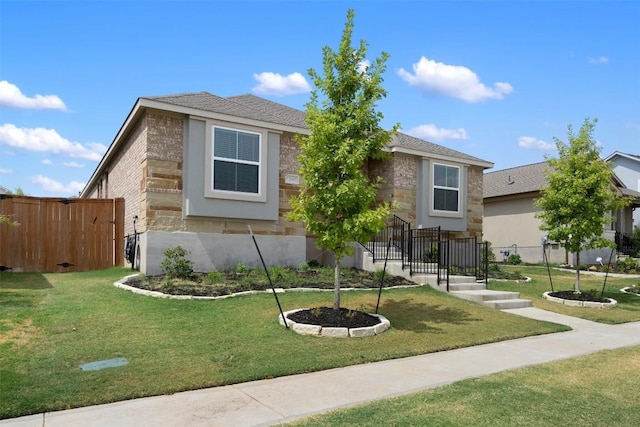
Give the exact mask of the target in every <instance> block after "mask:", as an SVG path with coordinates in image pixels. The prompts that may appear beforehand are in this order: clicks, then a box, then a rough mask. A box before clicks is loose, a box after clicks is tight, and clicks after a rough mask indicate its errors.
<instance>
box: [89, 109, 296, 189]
mask: <svg viewBox="0 0 640 427" xmlns="http://www.w3.org/2000/svg"><path fill="white" fill-rule="evenodd" d="M146 109H156V110H161V111H169V112H172V113H178V114H184V115H186V116H194V117H205V118H211V119H217V120H221V121H227V122H233V123H238V124H244V125H249V126H257V127H263V128H266V129H271V130H275V131H281V132H291V133H300V134H303V135H309V129H305V128H300V127H296V126H288V125H281V124H277V123H270V122H264V121H259V120H253V119H246V118H243V117H237V116H231V115H228V114H221V113H216V112H213V111H207V110H201V109H198V108H192V107H183V106H180V105H175V104H171V103H167V102H161V101H157V100H154V99H149V98H138V99H137V100H136V103H135V104H134V106H133V108H132V109H131V111H130V112H129V114H128V115H127V118H126V119H125V121H124V123H123V124H122V126H121V127H120V129H119V130H118V133H117V134H116V136H115V138H114V139H113V141H112V142H111V145H109V148H108V149H107V152H106V153H105V154H104V156H102V159H101V160H100V163H98V166H97V167H96V169H95V170H94V171H93V174H92V175H91V178H89V181H88V182H87V184H85V186H84V189H83V190H82V192H81V193H80V197H86V196H87V194H86V193H87V190H88V189H89V188H92V187H93V185H94V184H95V183H96V181H97V179H98V177H99V176H100V175H101V174H102V172H103V170H104V168H105V166H106V165H107V164H108V163H109V160H110V159H111V157H113V155H114V153H115V152H117V150H118V148H119V147H120V145H121V144H122V143H123V142H122V141H123V138H124V136H125V135H126V133H127V132H128V130H129V128H130V126H131V125H132V123H135V122H136V121H137V120H138V118H139V116H140V115H141V114H142V112H143V111H145V110H146Z"/></svg>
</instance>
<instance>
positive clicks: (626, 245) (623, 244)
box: [616, 232, 640, 257]
mask: <svg viewBox="0 0 640 427" xmlns="http://www.w3.org/2000/svg"><path fill="white" fill-rule="evenodd" d="M616 248H617V251H618V254H622V255H627V256H632V257H635V256H637V255H638V253H639V252H640V241H638V239H637V238H636V236H635V235H633V234H628V233H620V232H616Z"/></svg>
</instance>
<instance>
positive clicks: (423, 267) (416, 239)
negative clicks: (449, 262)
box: [402, 227, 442, 275]
mask: <svg viewBox="0 0 640 427" xmlns="http://www.w3.org/2000/svg"><path fill="white" fill-rule="evenodd" d="M441 240H442V233H441V230H440V227H432V228H414V229H409V230H408V232H407V241H408V247H407V256H406V257H405V258H404V260H403V265H402V267H403V268H406V267H409V274H411V275H413V274H439V272H440V263H441V259H440V253H441V252H440V242H441Z"/></svg>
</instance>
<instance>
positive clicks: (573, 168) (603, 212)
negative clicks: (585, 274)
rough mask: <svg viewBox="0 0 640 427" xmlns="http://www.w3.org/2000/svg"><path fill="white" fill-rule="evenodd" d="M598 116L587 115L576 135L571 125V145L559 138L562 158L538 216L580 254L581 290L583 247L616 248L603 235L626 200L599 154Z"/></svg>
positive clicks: (552, 163)
mask: <svg viewBox="0 0 640 427" xmlns="http://www.w3.org/2000/svg"><path fill="white" fill-rule="evenodd" d="M596 123H597V119H594V120H593V121H590V120H589V119H588V118H587V119H585V121H584V123H583V125H582V127H580V131H579V132H578V134H577V135H575V134H574V133H573V128H572V126H571V125H569V126H568V130H569V132H568V134H569V135H568V138H569V142H568V144H565V143H564V142H562V141H561V140H559V139H558V138H554V139H555V143H556V147H557V149H558V158H557V159H555V158H548V159H547V163H548V164H549V168H548V169H547V171H546V178H547V185H546V186H544V187H543V188H542V189H541V193H542V194H541V197H540V198H539V199H538V200H537V201H536V205H537V206H538V207H539V208H540V209H541V210H540V211H539V212H538V213H537V214H536V217H538V218H540V219H541V220H542V224H541V226H540V229H541V230H544V231H547V232H548V233H549V239H551V240H554V241H557V242H561V244H562V246H564V247H565V248H566V249H567V250H568V251H569V252H573V253H575V254H576V264H577V265H576V281H575V285H574V291H575V292H580V268H579V267H580V251H582V250H583V249H593V248H603V247H607V246H612V245H613V242H612V241H610V240H607V239H605V238H604V237H603V236H602V234H603V230H604V225H605V224H607V223H608V222H610V221H611V218H610V212H611V211H615V210H617V209H620V208H621V207H624V206H625V205H626V203H627V201H626V200H625V199H623V198H622V197H621V196H620V195H619V194H618V193H617V191H616V190H615V188H614V187H613V184H612V181H611V180H612V178H613V171H612V170H611V168H610V167H609V165H608V164H607V163H606V162H604V160H602V159H601V158H600V149H599V147H598V146H597V145H596V141H595V140H594V139H593V129H594V127H595V125H596Z"/></svg>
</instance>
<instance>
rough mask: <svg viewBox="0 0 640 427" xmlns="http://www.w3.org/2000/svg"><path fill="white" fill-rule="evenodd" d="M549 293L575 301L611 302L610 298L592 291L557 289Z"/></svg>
mask: <svg viewBox="0 0 640 427" xmlns="http://www.w3.org/2000/svg"><path fill="white" fill-rule="evenodd" d="M549 295H551V296H552V297H556V298H562V299H568V300H574V301H590V302H610V301H609V298H600V296H599V295H598V294H597V293H595V294H594V293H591V292H574V291H556V292H550V293H549Z"/></svg>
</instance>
